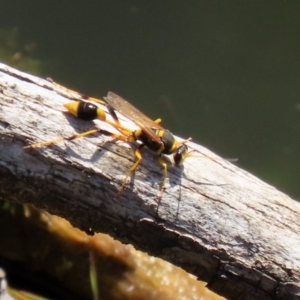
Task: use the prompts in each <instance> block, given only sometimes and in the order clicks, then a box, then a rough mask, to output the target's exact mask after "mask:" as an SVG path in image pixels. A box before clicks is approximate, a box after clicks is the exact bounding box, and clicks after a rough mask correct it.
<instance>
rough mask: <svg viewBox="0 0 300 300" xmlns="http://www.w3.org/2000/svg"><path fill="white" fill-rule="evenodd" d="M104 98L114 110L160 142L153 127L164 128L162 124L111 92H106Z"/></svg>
mask: <svg viewBox="0 0 300 300" xmlns="http://www.w3.org/2000/svg"><path fill="white" fill-rule="evenodd" d="M104 100H105V101H106V102H107V104H108V105H110V106H111V107H112V108H113V109H114V110H116V111H117V112H119V113H120V114H121V115H123V116H124V117H126V118H128V119H130V120H131V121H133V122H134V123H135V124H136V125H138V126H139V127H141V128H142V130H143V131H144V132H145V133H147V134H148V136H149V137H150V138H151V139H152V140H153V141H155V142H157V143H161V140H160V138H159V137H158V136H157V135H155V134H154V132H153V130H151V128H154V129H161V130H165V129H164V128H163V127H162V126H160V125H159V124H157V123H155V122H154V121H153V120H151V119H150V118H149V117H147V116H146V115H145V114H143V113H142V112H141V111H139V110H138V109H137V108H136V107H134V106H133V105H132V104H130V103H129V102H128V101H126V100H125V99H123V98H122V97H120V96H118V95H117V94H115V93H113V92H108V94H107V97H104Z"/></svg>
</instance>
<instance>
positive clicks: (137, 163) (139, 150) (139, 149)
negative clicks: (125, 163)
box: [117, 144, 145, 196]
mask: <svg viewBox="0 0 300 300" xmlns="http://www.w3.org/2000/svg"><path fill="white" fill-rule="evenodd" d="M144 146H145V145H144V144H141V145H140V146H139V147H138V148H137V149H136V150H135V152H134V154H135V156H136V158H137V161H136V162H135V163H134V164H133V165H132V167H131V168H130V169H129V171H128V172H127V174H126V176H125V179H124V181H123V183H122V186H121V187H120V189H119V191H118V194H117V196H120V194H121V193H122V191H123V190H124V187H125V185H126V183H127V179H128V177H129V176H130V174H132V172H134V171H135V170H136V168H137V167H138V165H139V164H140V162H141V160H142V158H143V157H142V153H141V149H142V148H143V147H144Z"/></svg>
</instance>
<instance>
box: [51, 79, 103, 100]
mask: <svg viewBox="0 0 300 300" xmlns="http://www.w3.org/2000/svg"><path fill="white" fill-rule="evenodd" d="M47 80H48V81H49V82H51V83H52V84H53V85H54V86H56V87H57V88H59V89H61V90H64V91H66V92H67V93H69V94H70V95H76V96H74V97H75V98H78V97H79V98H81V99H83V100H87V101H92V102H96V103H100V104H106V102H105V101H104V100H101V99H97V98H93V97H89V96H86V95H84V94H81V93H79V92H77V91H74V90H71V89H68V88H66V87H65V86H63V85H61V84H59V83H57V82H55V81H54V80H52V79H51V78H49V77H48V78H47Z"/></svg>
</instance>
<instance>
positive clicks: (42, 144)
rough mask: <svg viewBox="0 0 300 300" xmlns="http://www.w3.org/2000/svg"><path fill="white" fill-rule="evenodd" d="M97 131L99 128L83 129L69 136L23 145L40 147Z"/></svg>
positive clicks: (31, 147) (29, 147) (27, 147)
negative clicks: (83, 130)
mask: <svg viewBox="0 0 300 300" xmlns="http://www.w3.org/2000/svg"><path fill="white" fill-rule="evenodd" d="M97 132H99V129H92V130H89V131H85V132H82V133H79V134H74V135H72V136H70V137H58V138H55V139H52V140H49V141H44V142H39V143H36V144H32V145H29V146H25V147H24V149H35V148H40V147H44V146H50V145H53V144H55V143H57V142H60V141H72V140H75V139H78V138H81V137H84V136H87V135H91V134H95V133H97Z"/></svg>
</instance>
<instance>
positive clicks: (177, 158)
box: [173, 144, 188, 166]
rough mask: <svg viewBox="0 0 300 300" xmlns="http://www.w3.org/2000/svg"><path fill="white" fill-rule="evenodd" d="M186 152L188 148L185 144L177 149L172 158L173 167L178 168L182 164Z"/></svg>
mask: <svg viewBox="0 0 300 300" xmlns="http://www.w3.org/2000/svg"><path fill="white" fill-rule="evenodd" d="M187 152H188V147H187V145H185V144H183V145H181V146H180V147H178V148H177V150H176V151H175V153H174V156H173V159H174V164H175V166H179V165H180V164H181V163H182V162H183V160H184V158H185V157H186V155H187Z"/></svg>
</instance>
